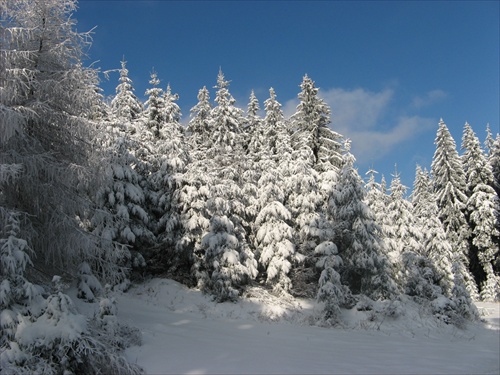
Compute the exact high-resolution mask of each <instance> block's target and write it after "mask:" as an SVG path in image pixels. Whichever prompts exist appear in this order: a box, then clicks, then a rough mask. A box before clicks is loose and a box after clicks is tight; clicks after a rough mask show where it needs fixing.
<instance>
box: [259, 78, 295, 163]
mask: <svg viewBox="0 0 500 375" xmlns="http://www.w3.org/2000/svg"><path fill="white" fill-rule="evenodd" d="M264 109H265V111H266V115H265V117H264V138H265V141H266V143H267V149H268V150H270V152H271V155H273V156H276V155H277V154H278V155H279V158H280V159H282V158H284V155H283V153H285V152H286V147H283V146H288V147H289V145H283V144H282V145H280V142H281V143H283V137H284V135H286V136H287V140H288V142H287V143H289V137H288V130H287V129H286V126H285V117H284V115H283V110H282V109H281V103H280V102H279V101H278V100H277V99H276V92H275V91H274V89H273V88H272V87H271V88H270V89H269V98H268V99H266V100H265V101H264ZM288 153H289V152H288Z"/></svg>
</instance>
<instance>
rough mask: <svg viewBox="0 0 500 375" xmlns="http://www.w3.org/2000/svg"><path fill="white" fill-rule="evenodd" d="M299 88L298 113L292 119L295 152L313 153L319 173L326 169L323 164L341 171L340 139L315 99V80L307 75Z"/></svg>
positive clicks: (322, 105) (324, 108) (325, 110)
mask: <svg viewBox="0 0 500 375" xmlns="http://www.w3.org/2000/svg"><path fill="white" fill-rule="evenodd" d="M300 89H301V91H300V93H299V94H298V98H299V104H298V106H297V111H296V113H295V114H294V115H293V116H292V118H291V129H292V132H293V135H292V145H293V147H294V149H296V150H298V149H300V148H304V147H307V148H309V149H310V150H311V152H312V155H311V156H312V162H313V164H314V165H315V168H316V169H317V170H318V171H322V170H323V169H324V168H328V167H325V166H324V164H325V163H327V164H329V165H333V166H335V167H337V168H340V166H341V164H342V156H341V149H342V145H341V143H340V139H341V138H342V136H341V135H340V134H338V133H336V132H334V131H332V130H331V129H330V128H329V127H328V124H329V123H330V108H329V107H328V105H327V104H326V103H325V101H324V100H323V99H321V98H320V97H319V96H318V92H319V88H317V87H315V85H314V81H313V80H312V79H311V78H309V77H308V76H307V74H306V75H305V76H304V78H303V80H302V83H301V84H300Z"/></svg>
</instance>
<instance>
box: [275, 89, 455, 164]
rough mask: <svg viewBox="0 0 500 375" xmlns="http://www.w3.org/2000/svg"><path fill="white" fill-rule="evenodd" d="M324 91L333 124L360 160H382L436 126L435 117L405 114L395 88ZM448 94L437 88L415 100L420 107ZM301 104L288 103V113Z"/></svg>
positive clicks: (290, 101)
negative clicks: (403, 144)
mask: <svg viewBox="0 0 500 375" xmlns="http://www.w3.org/2000/svg"><path fill="white" fill-rule="evenodd" d="M320 95H321V97H322V98H323V99H324V100H325V101H326V103H327V104H328V105H329V106H330V108H331V110H332V124H331V125H330V126H331V128H332V129H333V130H335V131H336V132H338V133H340V134H342V135H343V136H344V137H345V138H350V139H351V140H352V152H353V154H354V155H355V156H356V159H357V160H358V162H359V163H366V162H371V161H376V160H379V159H381V158H382V157H383V156H384V155H386V154H387V153H389V152H390V151H391V150H392V149H394V148H395V147H396V146H397V145H399V144H401V143H404V142H407V141H409V140H414V139H416V138H417V136H418V135H419V134H421V133H422V132H425V131H427V130H429V129H433V128H434V127H435V122H436V120H435V119H430V118H425V117H421V116H418V115H406V114H401V113H404V111H403V110H402V109H400V108H395V107H396V105H395V103H394V100H393V99H394V96H395V91H394V90H393V89H390V88H387V89H384V90H382V91H380V92H371V91H368V90H365V89H363V88H357V89H354V90H346V89H342V88H333V89H329V90H326V91H323V92H322V91H320ZM445 96H446V94H445V93H444V92H443V91H441V90H433V91H430V92H428V93H426V94H425V95H424V96H423V97H419V98H415V99H414V101H413V102H412V103H411V104H412V106H413V107H414V108H415V109H417V107H418V108H420V107H422V106H424V105H428V104H430V103H431V102H433V101H437V100H439V99H441V98H443V97H445ZM417 99H418V100H417ZM297 104H298V100H297V99H294V100H289V101H288V102H286V103H285V105H284V106H283V111H284V113H285V115H286V116H287V117H288V116H290V115H292V114H293V113H295V110H296V106H297ZM389 112H390V113H391V116H395V117H390V116H389ZM393 113H399V114H400V115H393Z"/></svg>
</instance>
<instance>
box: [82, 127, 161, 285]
mask: <svg viewBox="0 0 500 375" xmlns="http://www.w3.org/2000/svg"><path fill="white" fill-rule="evenodd" d="M105 126H106V124H103V127H102V130H103V131H102V134H103V135H102V136H101V137H100V139H101V144H100V146H101V148H102V150H103V155H102V163H101V165H100V169H99V174H100V175H102V179H101V180H100V181H99V189H98V190H97V192H96V195H95V198H94V200H95V203H96V206H97V207H96V210H95V211H94V213H93V216H92V217H91V219H90V223H89V225H88V228H87V229H88V230H89V231H90V232H91V233H92V234H94V235H95V236H96V237H97V238H99V239H100V247H101V248H103V249H107V251H104V252H102V253H101V254H100V255H97V254H96V256H94V257H92V258H91V259H88V260H87V262H89V264H91V266H92V269H94V270H96V271H98V272H99V276H101V277H102V278H103V279H105V280H106V281H107V282H110V283H111V284H112V285H117V284H122V283H125V284H123V285H126V283H127V282H128V281H127V279H128V277H129V274H128V273H129V272H128V271H127V270H130V269H133V268H138V267H141V266H144V265H145V264H144V259H143V256H142V255H141V254H140V251H141V250H142V248H143V247H147V246H150V245H151V244H153V243H154V240H155V239H154V235H153V233H152V232H151V230H150V229H149V228H150V221H151V218H150V215H149V214H148V212H147V211H146V209H145V207H146V195H145V193H144V177H143V176H141V175H140V174H139V173H138V172H137V170H136V169H135V168H134V167H135V166H136V165H137V164H139V163H140V161H138V160H137V158H136V157H135V156H134V154H133V153H132V152H131V151H132V150H133V149H135V148H136V146H135V145H134V143H135V142H134V141H133V140H132V139H130V138H129V136H128V134H127V132H124V131H122V130H121V129H120V128H119V127H114V126H112V125H110V126H109V127H107V128H106V127H105ZM131 250H132V252H131ZM103 264H110V265H112V267H111V269H108V268H110V267H103Z"/></svg>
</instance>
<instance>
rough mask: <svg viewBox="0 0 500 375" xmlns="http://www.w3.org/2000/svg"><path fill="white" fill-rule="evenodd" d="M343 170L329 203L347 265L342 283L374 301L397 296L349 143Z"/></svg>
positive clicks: (343, 270) (339, 247)
mask: <svg viewBox="0 0 500 375" xmlns="http://www.w3.org/2000/svg"><path fill="white" fill-rule="evenodd" d="M345 150H346V151H345V154H344V156H343V167H342V169H341V171H340V174H339V180H338V183H337V185H336V186H335V189H334V190H333V192H332V194H331V196H330V199H329V203H330V210H331V212H332V217H333V218H334V220H335V225H334V229H335V237H334V238H335V241H336V243H337V247H338V250H339V254H340V256H341V258H342V259H343V261H344V265H343V267H341V268H340V274H341V276H342V280H343V282H345V283H346V285H348V286H349V288H350V289H351V291H352V292H353V293H355V294H365V295H367V296H370V297H373V298H375V299H377V298H381V297H385V298H387V297H391V296H392V295H394V294H395V293H396V292H397V288H396V285H395V284H394V281H393V280H392V277H391V276H390V271H389V266H388V260H387V258H386V257H385V256H384V252H383V250H382V247H383V246H384V245H383V242H382V241H381V239H380V235H381V233H380V228H379V227H378V225H377V224H376V223H375V217H374V215H373V213H372V212H371V210H370V208H369V207H368V205H367V204H366V203H365V194H366V192H365V189H364V187H363V181H362V179H361V177H360V176H359V174H358V172H357V170H356V168H355V167H354V162H355V158H354V156H353V155H352V154H351V153H350V143H349V141H347V142H346V145H345Z"/></svg>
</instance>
